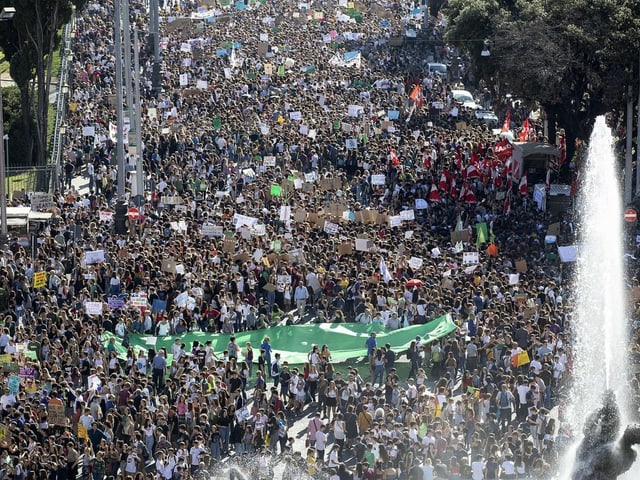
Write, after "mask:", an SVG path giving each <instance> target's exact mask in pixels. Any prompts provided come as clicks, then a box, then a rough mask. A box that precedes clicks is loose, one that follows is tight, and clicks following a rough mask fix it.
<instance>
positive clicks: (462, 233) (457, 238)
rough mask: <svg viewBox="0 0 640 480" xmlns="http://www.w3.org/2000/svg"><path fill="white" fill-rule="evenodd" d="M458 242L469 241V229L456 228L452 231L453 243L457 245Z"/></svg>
mask: <svg viewBox="0 0 640 480" xmlns="http://www.w3.org/2000/svg"><path fill="white" fill-rule="evenodd" d="M458 242H463V243H468V242H469V231H468V230H456V231H453V232H451V243H452V244H454V245H455V244H456V243H458Z"/></svg>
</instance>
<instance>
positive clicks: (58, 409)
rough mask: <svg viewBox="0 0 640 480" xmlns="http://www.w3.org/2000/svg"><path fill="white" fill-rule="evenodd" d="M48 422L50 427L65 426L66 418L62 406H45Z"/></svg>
mask: <svg viewBox="0 0 640 480" xmlns="http://www.w3.org/2000/svg"><path fill="white" fill-rule="evenodd" d="M47 413H48V414H49V416H48V420H49V423H51V424H52V425H63V426H64V425H66V424H67V417H65V416H64V405H55V404H53V405H52V404H49V405H48V406H47Z"/></svg>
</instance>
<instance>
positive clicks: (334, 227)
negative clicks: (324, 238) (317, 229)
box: [323, 222, 339, 235]
mask: <svg viewBox="0 0 640 480" xmlns="http://www.w3.org/2000/svg"><path fill="white" fill-rule="evenodd" d="M338 228H339V227H338V224H337V223H331V222H324V229H323V230H324V231H325V232H326V233H328V234H329V235H335V234H336V233H338Z"/></svg>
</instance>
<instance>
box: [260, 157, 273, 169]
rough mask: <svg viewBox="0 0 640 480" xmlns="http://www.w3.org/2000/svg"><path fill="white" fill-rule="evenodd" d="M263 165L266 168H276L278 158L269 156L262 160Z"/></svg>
mask: <svg viewBox="0 0 640 480" xmlns="http://www.w3.org/2000/svg"><path fill="white" fill-rule="evenodd" d="M262 164H263V165H264V166H265V167H275V166H276V157H274V156H272V155H267V156H265V157H264V158H263V159H262Z"/></svg>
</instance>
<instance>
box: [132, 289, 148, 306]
mask: <svg viewBox="0 0 640 480" xmlns="http://www.w3.org/2000/svg"><path fill="white" fill-rule="evenodd" d="M148 303H149V299H148V298H147V294H146V293H145V292H140V293H134V294H133V295H131V305H133V306H134V307H146V306H147V304H148Z"/></svg>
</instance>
